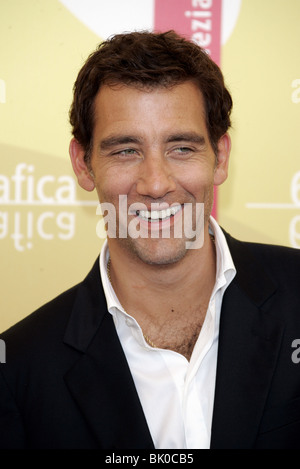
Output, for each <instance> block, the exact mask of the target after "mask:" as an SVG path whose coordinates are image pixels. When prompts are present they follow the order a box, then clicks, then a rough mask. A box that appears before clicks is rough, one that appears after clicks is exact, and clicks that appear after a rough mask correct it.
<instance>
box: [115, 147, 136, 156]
mask: <svg viewBox="0 0 300 469" xmlns="http://www.w3.org/2000/svg"><path fill="white" fill-rule="evenodd" d="M135 153H136V150H135V149H134V148H125V150H120V151H117V152H115V153H114V155H119V156H128V155H135Z"/></svg>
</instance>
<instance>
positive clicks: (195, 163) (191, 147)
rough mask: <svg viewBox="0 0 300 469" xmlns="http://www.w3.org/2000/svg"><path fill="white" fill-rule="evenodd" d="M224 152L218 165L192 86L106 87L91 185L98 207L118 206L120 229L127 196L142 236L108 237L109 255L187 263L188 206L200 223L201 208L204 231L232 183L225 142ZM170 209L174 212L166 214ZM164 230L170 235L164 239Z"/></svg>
mask: <svg viewBox="0 0 300 469" xmlns="http://www.w3.org/2000/svg"><path fill="white" fill-rule="evenodd" d="M219 150H220V151H219V157H218V159H217V160H216V155H215V154H214V152H213V149H212V147H211V144H210V142H209V138H208V132H207V129H206V123H205V110H204V103H203V98H202V94H201V92H200V90H199V89H198V88H197V87H196V85H195V84H193V83H192V82H185V83H183V84H180V85H176V86H174V87H172V88H168V89H165V88H157V89H154V90H152V91H147V90H140V89H137V88H135V87H128V86H121V85H120V86H118V87H114V88H110V87H108V86H103V87H101V88H100V91H99V93H98V95H97V97H96V100H95V127H94V134H93V151H92V155H91V169H92V175H93V176H92V177H93V184H94V185H95V187H96V189H97V193H98V197H99V201H100V202H101V203H103V202H106V203H107V202H109V203H112V204H113V205H114V206H115V208H116V215H117V228H119V224H120V223H121V222H120V216H121V215H122V214H121V213H120V212H119V200H120V199H119V197H120V196H123V200H124V196H126V199H125V200H127V208H126V211H127V213H126V214H125V215H126V216H127V224H128V225H130V224H131V225H132V224H134V226H136V227H137V229H139V230H140V233H141V235H142V236H141V237H138V238H136V237H135V238H132V237H130V236H127V237H126V238H118V237H117V238H116V239H114V238H110V239H109V247H110V249H114V247H115V248H116V249H118V248H122V249H123V252H124V249H125V252H126V253H127V254H128V255H130V256H132V255H133V256H137V257H138V258H139V259H141V260H142V261H143V262H146V263H149V264H168V263H173V262H176V261H178V260H180V259H181V258H183V257H184V256H185V255H186V254H187V252H188V250H187V244H186V241H187V239H186V235H185V230H184V229H183V227H182V224H183V220H184V216H183V215H184V211H185V204H189V207H193V216H194V218H193V219H194V221H195V210H196V203H204V207H205V210H204V229H207V225H208V219H209V215H210V213H211V209H212V204H213V185H214V184H221V183H222V182H223V181H224V179H226V176H227V164H228V155H229V150H230V141H229V137H228V136H227V135H225V136H224V137H223V138H222V139H221V140H220V142H219ZM73 166H74V163H73ZM87 177H88V176H87ZM89 177H91V176H89ZM89 184H91V181H89ZM81 185H82V186H83V187H85V186H84V184H82V183H81ZM85 188H87V187H85ZM132 204H134V206H133V205H132ZM155 204H156V205H155ZM169 206H174V207H175V206H176V210H171V212H170V211H167V210H162V209H163V208H167V207H169ZM131 207H134V210H132V209H131ZM145 208H146V210H145ZM159 209H160V210H159ZM151 210H152V211H151ZM123 215H124V212H123ZM176 223H177V224H180V225H181V227H182V230H181V232H182V233H183V236H182V237H178V236H177V235H175V232H176V233H178V226H177V227H176ZM167 226H168V227H169V228H168V229H169V230H170V231H169V233H170V235H169V236H168V237H166V238H163V237H162V235H161V234H162V230H163V229H164V228H166V227H167ZM193 226H194V225H193ZM176 230H177V231H176ZM179 231H180V230H179ZM147 234H148V235H147Z"/></svg>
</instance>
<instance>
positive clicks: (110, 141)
mask: <svg viewBox="0 0 300 469" xmlns="http://www.w3.org/2000/svg"><path fill="white" fill-rule="evenodd" d="M130 143H137V144H138V143H141V139H139V138H138V137H135V136H133V135H112V136H110V137H107V138H104V139H103V140H101V142H100V144H99V148H100V150H109V149H110V148H113V147H115V146H117V145H128V144H130Z"/></svg>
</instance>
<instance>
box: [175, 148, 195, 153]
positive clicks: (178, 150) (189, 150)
mask: <svg viewBox="0 0 300 469" xmlns="http://www.w3.org/2000/svg"><path fill="white" fill-rule="evenodd" d="M174 151H175V153H178V154H185V153H190V152H191V151H192V149H191V148H189V147H178V148H175V150H174Z"/></svg>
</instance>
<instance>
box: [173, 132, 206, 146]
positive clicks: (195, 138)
mask: <svg viewBox="0 0 300 469" xmlns="http://www.w3.org/2000/svg"><path fill="white" fill-rule="evenodd" d="M166 141H167V143H172V142H190V143H196V144H198V145H205V143H206V139H205V137H204V136H203V135H200V134H197V133H196V132H182V133H176V134H172V135H169V136H168V138H167V140H166Z"/></svg>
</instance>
